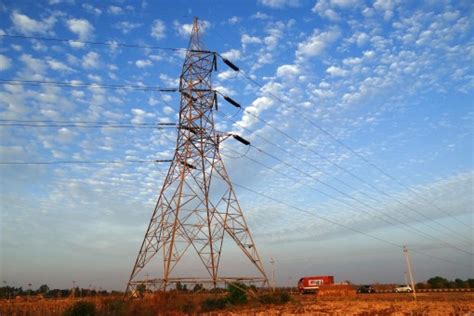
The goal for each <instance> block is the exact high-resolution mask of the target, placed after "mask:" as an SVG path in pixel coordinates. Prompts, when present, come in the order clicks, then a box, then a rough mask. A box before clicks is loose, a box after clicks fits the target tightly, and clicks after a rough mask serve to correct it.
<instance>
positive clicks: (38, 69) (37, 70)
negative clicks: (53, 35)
mask: <svg viewBox="0 0 474 316" xmlns="http://www.w3.org/2000/svg"><path fill="white" fill-rule="evenodd" d="M20 60H21V61H22V62H23V63H25V65H26V66H27V68H28V70H30V71H31V72H32V73H34V74H43V73H44V72H45V70H46V65H45V63H44V62H43V61H42V60H41V59H38V58H34V57H31V55H28V54H23V55H21V56H20Z"/></svg>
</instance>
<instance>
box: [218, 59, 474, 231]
mask: <svg viewBox="0 0 474 316" xmlns="http://www.w3.org/2000/svg"><path fill="white" fill-rule="evenodd" d="M219 56H220V57H221V58H222V60H223V61H224V63H226V64H227V65H228V66H229V67H230V68H232V69H233V70H234V71H237V72H238V73H239V74H241V75H242V76H243V77H244V78H245V79H247V80H248V81H250V82H252V83H253V84H254V85H257V86H258V87H260V88H263V87H264V86H263V84H261V83H260V82H258V81H257V80H255V79H253V78H251V77H250V76H249V75H247V74H246V73H245V72H243V71H242V70H241V69H240V68H238V67H237V66H235V65H234V64H232V63H231V62H229V61H228V60H227V59H225V58H224V57H222V56H221V55H219ZM266 93H267V94H269V95H270V96H272V97H273V98H274V99H276V100H278V101H279V102H281V103H283V104H286V105H288V103H287V102H285V101H284V100H282V99H281V98H280V97H278V96H277V95H275V94H274V93H272V92H266ZM288 106H289V105H288ZM290 108H291V109H292V110H294V111H295V112H297V113H298V114H300V117H302V118H303V119H304V120H306V121H307V122H308V123H310V124H311V125H312V126H314V127H316V128H317V129H318V130H320V131H321V132H323V133H324V134H326V135H328V136H329V137H330V138H332V139H333V140H334V141H336V142H337V143H338V144H339V145H341V146H343V147H344V148H346V149H347V150H349V151H350V152H352V153H353V154H355V155H356V156H357V157H359V158H360V159H362V160H363V161H364V162H365V163H367V164H369V166H371V167H373V168H375V169H376V170H377V171H379V172H381V173H382V174H383V175H385V176H386V177H388V178H389V179H391V180H392V181H394V182H396V183H397V184H398V185H400V186H402V187H403V188H405V189H406V190H408V191H410V192H412V193H414V194H415V195H416V196H418V197H419V198H421V199H423V200H424V201H425V202H428V203H429V204H430V205H432V206H434V207H435V208H436V209H438V210H439V211H441V212H442V213H444V214H445V215H447V216H448V217H451V218H452V219H454V220H456V221H457V222H458V223H461V224H463V225H464V226H466V227H468V228H471V227H470V226H469V225H468V224H466V223H464V222H462V221H460V220H459V219H457V218H456V217H454V215H453V214H451V213H450V212H448V211H445V210H443V209H441V208H440V207H439V206H437V205H436V204H434V203H433V202H432V201H431V200H429V199H426V198H425V197H423V196H422V195H421V194H419V193H418V192H416V191H415V190H413V189H412V188H410V187H408V186H407V185H405V184H404V183H402V182H401V181H399V180H397V179H396V178H395V177H394V176H392V175H390V174H389V173H388V172H386V171H385V170H383V169H382V168H380V167H378V166H377V165H376V164H374V163H373V162H371V161H370V160H368V159H367V158H365V157H364V156H363V155H362V154H360V153H358V152H357V151H355V150H354V149H352V148H351V147H350V146H349V145H347V144H345V143H344V142H342V141H341V140H340V139H338V138H337V137H336V136H334V135H333V134H332V133H330V132H329V131H328V130H326V129H324V128H323V127H321V126H320V125H318V124H316V123H315V122H314V121H312V120H311V119H309V118H308V117H307V116H306V115H304V113H302V112H301V111H297V110H295V109H294V108H293V107H291V106H290ZM364 182H365V181H364ZM371 186H372V185H371ZM420 214H421V213H420ZM431 220H433V219H431ZM433 221H435V220H433ZM436 222H437V221H436ZM438 224H441V223H438Z"/></svg>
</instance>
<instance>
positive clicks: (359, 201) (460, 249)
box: [245, 144, 474, 255]
mask: <svg viewBox="0 0 474 316" xmlns="http://www.w3.org/2000/svg"><path fill="white" fill-rule="evenodd" d="M250 146H251V147H252V148H255V149H256V150H257V151H259V152H261V153H263V154H265V155H267V156H269V157H271V158H273V159H275V160H277V161H279V162H281V163H283V164H284V165H286V166H288V167H290V168H292V169H294V170H296V171H297V172H299V173H301V174H304V175H305V176H307V177H310V178H312V179H314V180H315V181H317V182H319V183H321V184H323V185H324V186H326V187H329V188H331V189H332V190H334V191H336V192H338V193H339V194H341V195H343V196H345V197H347V198H350V199H352V200H354V201H356V202H357V203H359V204H361V205H363V206H365V207H367V208H370V209H372V210H373V211H375V212H377V213H379V214H382V215H383V216H386V217H388V218H390V219H391V220H393V221H395V222H397V223H399V224H401V225H403V226H406V227H407V228H409V229H410V231H411V232H415V233H416V234H418V235H423V236H424V237H425V238H429V239H432V240H436V241H438V242H441V243H443V244H445V245H447V246H449V247H451V248H453V249H456V250H458V251H461V252H463V253H466V254H470V255H474V253H471V252H468V251H466V250H464V249H462V248H459V247H457V246H455V245H452V244H451V243H449V242H447V241H444V240H442V239H440V238H438V237H436V236H433V235H431V234H429V233H426V232H424V231H422V230H420V229H418V228H415V227H412V225H410V224H408V223H405V222H403V221H401V220H399V219H397V218H395V217H393V216H391V215H388V214H386V213H384V212H382V211H380V210H378V209H376V208H374V207H372V206H371V205H369V204H367V203H365V202H363V201H361V200H360V199H357V198H355V197H353V196H351V195H349V194H347V193H345V192H343V191H341V190H339V189H337V188H335V187H334V186H332V185H330V184H327V183H325V182H323V181H321V180H320V179H318V178H315V177H314V176H312V175H311V174H309V173H307V172H305V171H303V170H301V169H299V168H297V167H295V166H293V165H291V164H289V163H287V162H285V161H283V160H281V159H280V158H278V157H276V156H275V155H273V154H270V153H268V152H266V151H264V150H262V149H260V148H257V147H255V146H254V145H251V144H250ZM245 158H247V159H249V160H252V161H254V162H256V163H258V164H260V165H262V166H263V167H265V168H267V169H270V170H272V171H275V172H278V173H279V174H281V175H283V176H285V177H287V178H288V179H290V180H293V181H295V182H296V183H298V182H301V181H300V180H298V179H295V178H293V177H291V176H289V175H287V174H285V173H282V172H280V171H276V170H275V169H273V168H270V167H268V166H266V165H265V164H262V163H260V162H257V161H256V160H254V159H251V158H250V157H245ZM313 189H314V190H315V191H316V192H319V193H321V194H323V195H325V196H326V197H328V198H331V199H334V200H336V201H338V202H340V203H343V204H345V205H348V206H349V207H351V208H355V209H356V210H359V211H361V212H364V213H366V214H369V215H372V214H370V213H369V212H368V211H366V210H364V209H361V208H358V207H354V206H353V205H351V204H350V203H349V202H347V201H344V200H341V199H339V198H337V197H334V196H333V195H331V194H328V193H326V192H324V191H321V190H319V189H317V188H315V187H313ZM381 219H382V220H383V221H384V222H386V223H388V224H390V225H393V222H390V221H388V220H386V219H384V218H381Z"/></svg>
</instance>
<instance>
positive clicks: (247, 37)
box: [240, 34, 262, 50]
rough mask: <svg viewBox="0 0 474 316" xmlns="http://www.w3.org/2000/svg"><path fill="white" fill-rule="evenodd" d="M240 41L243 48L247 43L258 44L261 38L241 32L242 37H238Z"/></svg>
mask: <svg viewBox="0 0 474 316" xmlns="http://www.w3.org/2000/svg"><path fill="white" fill-rule="evenodd" d="M240 41H241V42H242V47H243V48H244V50H245V48H246V47H247V45H248V44H260V43H262V40H261V39H260V38H258V37H256V36H250V35H248V34H243V35H242V37H241V38H240Z"/></svg>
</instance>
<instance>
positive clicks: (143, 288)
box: [137, 284, 146, 295]
mask: <svg viewBox="0 0 474 316" xmlns="http://www.w3.org/2000/svg"><path fill="white" fill-rule="evenodd" d="M145 291H146V285H145V284H139V285H137V292H138V293H140V295H143V293H145Z"/></svg>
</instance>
